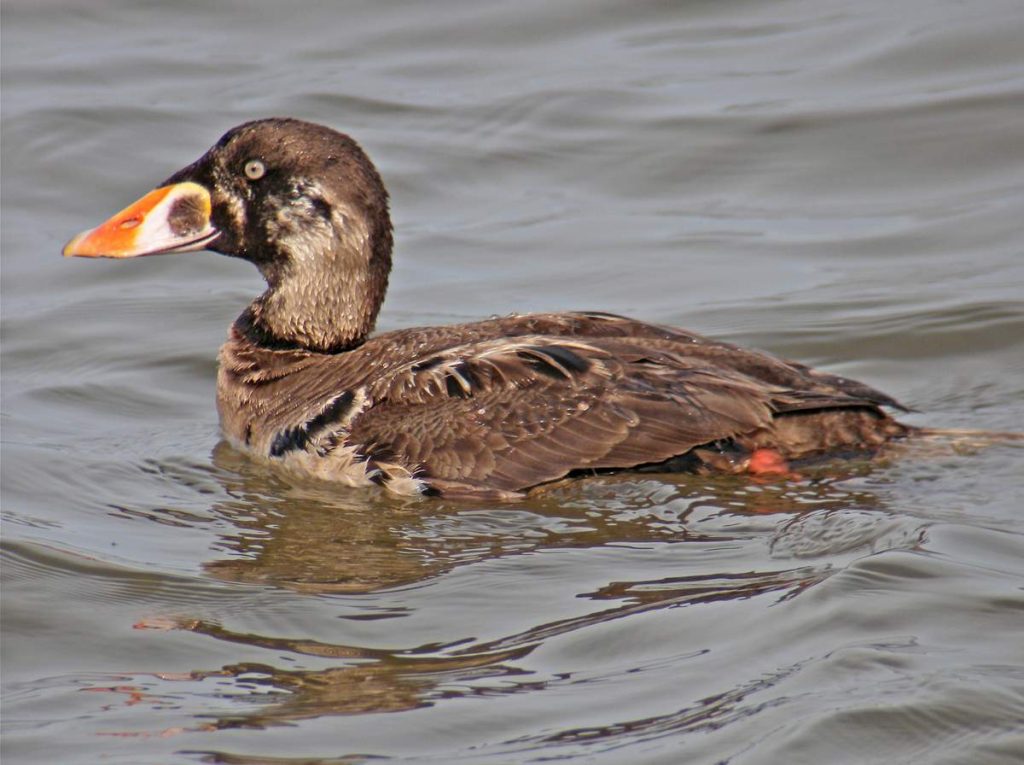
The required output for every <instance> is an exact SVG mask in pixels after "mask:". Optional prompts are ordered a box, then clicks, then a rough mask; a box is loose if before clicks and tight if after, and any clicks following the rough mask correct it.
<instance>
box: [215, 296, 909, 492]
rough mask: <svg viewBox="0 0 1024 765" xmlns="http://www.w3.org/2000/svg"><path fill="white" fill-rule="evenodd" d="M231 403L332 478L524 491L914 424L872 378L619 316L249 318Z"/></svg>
mask: <svg viewBox="0 0 1024 765" xmlns="http://www.w3.org/2000/svg"><path fill="white" fill-rule="evenodd" d="M218 404H219V409H220V413H221V420H222V424H223V427H224V431H225V434H226V435H227V436H228V438H229V439H230V440H231V441H232V442H233V443H234V444H235V445H236V446H238V447H240V448H243V449H245V450H247V451H250V452H252V453H254V454H256V455H258V456H261V457H264V458H269V459H271V460H282V461H284V462H286V463H288V464H289V465H290V466H292V467H295V468H299V469H302V470H304V471H305V472H309V473H312V474H314V475H317V476H319V477H322V478H326V479H331V480H339V481H343V482H347V483H351V484H362V483H369V482H378V483H382V484H384V485H386V486H389V487H390V488H391V489H393V490H396V491H428V492H440V493H445V494H486V493H492V494H497V495H500V496H507V495H509V494H511V493H515V492H519V491H522V490H524V489H526V488H529V487H531V486H535V485H537V484H540V483H544V482H547V481H551V480H554V479H557V478H560V477H562V476H565V475H567V474H569V473H571V472H572V471H575V470H601V469H614V468H635V467H639V466H657V465H661V466H664V467H665V468H666V469H668V468H671V469H690V470H742V469H745V468H746V467H747V466H748V464H749V458H750V455H751V454H753V453H754V452H755V451H756V450H765V449H770V450H773V452H776V453H777V454H778V455H779V457H780V458H781V459H784V460H788V459H798V458H804V457H809V456H815V455H819V454H828V453H831V452H836V451H842V452H849V451H852V450H858V451H863V450H872V449H875V448H877V447H878V446H879V445H881V444H883V443H885V442H886V441H888V440H890V439H892V438H895V437H899V436H902V435H905V434H906V433H907V428H906V427H905V426H903V425H901V424H899V423H898V422H896V421H895V420H893V419H892V418H891V417H889V416H888V415H887V414H886V413H885V412H884V411H883V410H882V406H893V407H896V408H902V407H900V405H899V404H898V403H897V402H896V401H894V400H892V399H891V398H889V397H888V396H885V395H884V394H882V393H880V392H878V391H876V390H874V389H872V388H870V387H868V386H866V385H863V384H862V383H858V382H856V381H852V380H847V379H845V378H841V377H836V376H832V375H826V374H822V373H819V372H815V371H814V370H811V369H809V368H807V367H805V366H802V365H799V364H794V363H791V362H786V361H782V360H780V359H777V358H774V357H772V356H770V355H768V354H764V353H761V352H758V351H751V350H747V349H742V348H738V347H736V346H733V345H729V344H726V343H720V342H715V341H712V340H708V339H706V338H704V337H701V336H700V335H695V334H692V333H688V332H685V331H683V330H679V329H675V328H671V327H665V326H659V325H653V324H647V323H643V322H639V321H634V320H631V319H627V318H623V317H619V316H613V315H610V314H602V313H561V314H532V315H524V316H508V317H503V318H497V319H491V320H488V321H482V322H475V323H471V324H460V325H451V326H442V327H421V328H411V329H405V330H399V331H396V332H390V333H385V334H381V335H378V336H376V337H372V338H370V339H369V340H367V341H366V342H365V343H363V344H362V345H360V346H358V347H356V348H354V349H351V350H348V351H344V352H342V353H335V354H319V353H313V352H310V351H305V350H273V349H268V348H261V347H260V346H258V345H256V344H254V343H253V342H252V341H251V340H250V339H249V338H248V337H247V336H246V334H245V332H244V331H242V330H241V329H239V327H238V326H237V325H236V327H235V328H234V329H233V330H232V334H231V337H230V338H229V340H228V342H227V343H226V344H225V346H224V347H223V348H222V351H221V370H220V375H219V380H218Z"/></svg>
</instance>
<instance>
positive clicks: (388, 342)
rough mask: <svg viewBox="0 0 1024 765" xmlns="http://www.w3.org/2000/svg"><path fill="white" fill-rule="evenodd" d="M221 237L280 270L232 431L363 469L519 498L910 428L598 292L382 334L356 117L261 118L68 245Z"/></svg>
mask: <svg viewBox="0 0 1024 765" xmlns="http://www.w3.org/2000/svg"><path fill="white" fill-rule="evenodd" d="M202 249H207V250H213V251H214V252H219V253H223V254H225V255H231V256H234V257H238V258H242V259H244V260H248V261H250V262H252V263H253V264H255V266H256V267H257V268H258V269H259V270H260V272H261V273H262V274H263V276H264V278H265V279H266V281H267V285H268V286H267V290H266V291H265V292H264V293H263V294H262V295H260V296H259V297H258V298H256V299H255V300H254V301H253V302H252V303H251V304H250V305H249V306H248V307H247V308H246V309H245V311H243V312H242V314H241V316H239V317H238V319H237V320H236V321H235V322H234V324H233V325H232V326H231V328H230V331H229V334H228V340H227V342H226V343H225V344H224V346H223V347H222V348H221V351H220V371H219V374H218V379H217V406H218V410H219V413H220V420H221V425H222V427H223V431H224V435H225V437H226V438H227V439H228V440H229V441H230V442H231V443H232V444H233V445H234V446H235V447H236V448H238V449H241V450H243V451H245V452H247V453H249V454H251V455H254V456H256V457H258V458H261V459H264V460H269V461H271V462H276V463H281V464H282V465H284V466H285V467H287V468H290V469H292V470H295V471H300V472H302V473H305V474H308V475H312V476H316V477H318V478H322V479H328V480H332V481H337V482H339V483H343V484H348V485H352V486H361V485H367V484H374V483H376V484H380V485H383V486H384V487H386V488H387V489H390V490H392V491H395V492H398V493H406V494H409V493H425V494H440V495H446V496H470V497H491V498H508V499H511V498H515V497H518V496H522V493H523V492H524V491H526V490H527V489H529V488H531V487H534V486H537V485H538V484H543V483H546V482H549V481H553V480H556V479H559V478H562V477H564V476H567V475H570V474H573V473H574V472H577V471H579V472H582V471H599V470H613V469H627V468H638V469H644V468H654V469H665V470H690V471H698V472H703V471H732V472H740V471H752V472H758V471H770V470H774V469H780V470H784V469H785V467H786V465H787V464H788V461H791V460H800V459H806V458H813V457H818V456H827V455H830V454H835V453H849V452H851V451H859V452H871V451H874V450H877V449H878V448H879V447H880V446H882V445H883V444H885V443H886V442H888V441H890V440H892V439H896V438H901V437H904V436H906V435H908V434H909V433H910V432H911V431H912V428H910V426H907V425H904V424H901V423H900V422H898V421H896V420H895V419H894V418H893V417H891V416H890V415H889V414H887V413H886V411H885V410H884V407H891V408H895V409H901V410H902V409H904V407H902V406H901V405H900V404H899V403H898V402H897V401H895V400H894V399H892V398H890V397H889V396H887V395H885V394H884V393H881V392H879V391H877V390H875V389H873V388H871V387H869V386H867V385H865V384H863V383H860V382H857V381H854V380H849V379H846V378H843V377H838V376H835V375H830V374H826V373H823V372H818V371H815V370H813V369H810V368H808V367H806V366H804V365H802V364H798V363H794V362H791V361H785V360H781V359H778V358H775V357H774V356H771V355H769V354H766V353H763V352H760V351H755V350H747V349H744V348H740V347H737V346H735V345H730V344H728V343H722V342H717V341H715V340H711V339H708V338H705V337H702V336H700V335H697V334H694V333H692V332H687V331H685V330H682V329H677V328H675V327H669V326H660V325H656V324H648V323H646V322H642V321H637V320H635V319H629V318H625V317H622V316H615V315H612V314H607V313H599V312H573V313H538V314H528V315H513V316H506V317H504V318H495V319H488V320H486V321H477V322H471V323H467V324H456V325H451V326H442V327H416V328H412V329H402V330H397V331H394V332H387V333H384V334H378V335H371V332H372V330H373V327H374V322H375V320H376V317H377V313H378V311H379V310H380V306H381V303H382V301H383V300H384V293H385V290H386V288H387V282H388V274H389V272H390V270H391V250H392V233H391V218H390V215H389V213H388V193H387V190H386V189H385V187H384V183H383V182H382V181H381V178H380V175H379V174H378V173H377V170H376V168H375V167H374V166H373V164H372V163H371V162H370V160H369V158H368V157H367V156H366V154H365V153H364V152H363V150H362V149H361V148H360V147H359V145H358V144H357V143H356V142H355V141H354V140H353V139H352V138H350V137H349V136H347V135H344V134H342V133H339V132H336V131H335V130H332V129H330V128H328V127H324V126H321V125H316V124H312V123H309V122H303V121H300V120H296V119H286V118H275V119H264V120H258V121H255V122H248V123H246V124H244V125H240V126H238V127H236V128H234V129H232V130H230V131H228V133H227V134H225V135H224V137H223V138H221V139H220V140H219V141H218V142H217V143H216V144H215V145H214V146H213V148H211V149H210V150H209V151H208V152H206V154H204V155H203V156H202V157H200V158H199V159H198V160H197V161H196V162H194V163H192V164H191V165H189V166H188V167H186V168H184V169H182V170H180V171H179V172H177V173H175V174H174V175H172V176H171V177H170V178H168V179H167V180H166V181H165V182H164V183H162V184H160V186H159V187H158V188H157V189H155V190H154V191H151V192H149V193H148V194H146V195H145V196H144V197H142V198H141V199H140V200H139V201H137V202H135V203H134V204H132V205H131V206H129V207H128V208H126V209H125V210H123V211H121V212H120V213H118V214H117V215H115V216H113V217H112V218H111V219H110V220H108V221H107V222H105V223H103V224H101V225H100V226H98V227H96V228H94V229H91V230H89V231H85V232H83V233H82V234H79V235H78V236H76V237H75V238H74V239H72V240H71V242H69V243H68V245H67V246H66V247H65V248H64V255H65V256H85V257H111V258H131V257H138V256H141V255H156V254H163V253H176V252H190V251H193V250H202Z"/></svg>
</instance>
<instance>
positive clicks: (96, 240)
mask: <svg viewBox="0 0 1024 765" xmlns="http://www.w3.org/2000/svg"><path fill="white" fill-rule="evenodd" d="M210 209H211V204H210V192H209V191H207V190H206V189H205V188H203V187H202V186H200V185H199V184H198V183H192V182H186V183H176V184H173V185H171V186H161V187H160V188H158V189H154V190H153V191H151V192H149V193H148V194H146V196H144V197H142V199H140V200H138V201H137V202H134V203H133V204H131V205H129V206H128V207H126V208H124V209H123V210H121V212H119V213H118V214H117V215H115V216H113V217H112V218H110V220H108V221H106V222H104V223H101V224H100V225H98V226H97V227H96V228H91V229H89V230H88V231H83V232H82V233H81V234H79V235H78V236H76V237H75V238H74V239H72V240H71V241H70V242H68V243H67V244H66V245H65V246H64V250H63V252H64V257H66V258H70V257H85V258H137V257H139V256H142V255H162V254H165V253H171V252H192V251H194V250H202V249H204V248H205V247H206V246H207V245H208V244H210V243H211V242H212V241H213V240H214V239H216V238H217V237H218V236H219V235H220V232H219V231H218V230H217V229H216V228H214V226H213V224H212V223H211V222H210Z"/></svg>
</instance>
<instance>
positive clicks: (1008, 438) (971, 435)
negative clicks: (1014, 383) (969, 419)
mask: <svg viewBox="0 0 1024 765" xmlns="http://www.w3.org/2000/svg"><path fill="white" fill-rule="evenodd" d="M913 435H915V436H917V437H918V438H927V439H931V440H934V441H941V442H943V443H947V444H949V445H950V446H953V447H963V448H965V449H981V448H984V447H986V446H998V445H999V444H1004V443H1016V442H1024V433H1020V432H1015V431H1010V430H974V429H970V428H915V430H914V432H913Z"/></svg>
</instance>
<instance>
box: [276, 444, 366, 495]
mask: <svg viewBox="0 0 1024 765" xmlns="http://www.w3.org/2000/svg"><path fill="white" fill-rule="evenodd" d="M281 465H282V466H283V467H284V468H285V469H287V470H293V471H295V472H297V473H301V474H303V475H307V476H310V477H312V478H317V479H319V480H321V481H331V482H333V483H340V484H342V485H344V486H354V487H355V486H372V485H373V484H374V481H373V478H374V476H376V475H377V470H376V469H375V468H372V467H370V464H369V463H368V462H367V461H366V459H365V458H364V457H363V455H361V454H360V453H359V451H358V450H357V449H356V447H355V446H338V447H335V448H334V449H332V450H331V451H330V452H328V453H327V454H324V455H321V454H318V453H316V452H308V451H294V452H289V453H288V454H286V455H284V457H283V458H282V459H281Z"/></svg>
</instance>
